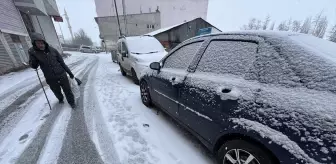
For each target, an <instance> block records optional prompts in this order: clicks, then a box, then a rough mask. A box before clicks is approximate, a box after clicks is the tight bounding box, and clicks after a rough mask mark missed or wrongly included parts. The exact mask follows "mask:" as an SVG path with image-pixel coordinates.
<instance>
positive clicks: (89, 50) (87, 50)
mask: <svg viewBox="0 0 336 164" xmlns="http://www.w3.org/2000/svg"><path fill="white" fill-rule="evenodd" d="M79 51H80V52H81V53H94V52H93V50H92V48H91V47H90V46H85V45H81V46H80V48H79Z"/></svg>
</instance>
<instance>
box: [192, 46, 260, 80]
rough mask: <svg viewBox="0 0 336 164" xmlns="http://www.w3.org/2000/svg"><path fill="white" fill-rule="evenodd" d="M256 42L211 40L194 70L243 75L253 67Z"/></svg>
mask: <svg viewBox="0 0 336 164" xmlns="http://www.w3.org/2000/svg"><path fill="white" fill-rule="evenodd" d="M257 48H258V44H256V43H252V42H242V41H212V42H210V44H209V46H208V48H207V49H206V50H205V52H204V54H203V56H202V58H201V60H200V62H199V64H198V66H197V69H196V72H197V71H199V72H211V73H216V74H225V73H230V74H234V75H243V74H245V73H246V72H248V71H249V69H250V68H251V67H253V62H254V61H255V58H256V54H257Z"/></svg>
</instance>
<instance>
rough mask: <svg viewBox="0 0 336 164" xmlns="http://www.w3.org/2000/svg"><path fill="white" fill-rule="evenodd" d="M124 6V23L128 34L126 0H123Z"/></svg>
mask: <svg viewBox="0 0 336 164" xmlns="http://www.w3.org/2000/svg"><path fill="white" fill-rule="evenodd" d="M122 7H123V15H124V24H125V35H127V34H128V30H127V18H126V16H127V15H126V5H125V0H122Z"/></svg>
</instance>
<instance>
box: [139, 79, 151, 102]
mask: <svg viewBox="0 0 336 164" xmlns="http://www.w3.org/2000/svg"><path fill="white" fill-rule="evenodd" d="M140 94H141V101H142V103H143V104H144V105H146V106H147V107H151V106H152V98H151V96H150V93H149V86H148V83H147V82H146V81H145V80H141V82H140Z"/></svg>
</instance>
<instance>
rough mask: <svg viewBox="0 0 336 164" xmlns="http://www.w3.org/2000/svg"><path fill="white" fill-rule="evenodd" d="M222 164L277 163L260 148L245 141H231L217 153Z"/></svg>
mask: <svg viewBox="0 0 336 164" xmlns="http://www.w3.org/2000/svg"><path fill="white" fill-rule="evenodd" d="M217 159H218V163H220V164H238V163H249V164H270V163H272V164H273V163H276V162H274V161H273V158H272V156H271V155H270V154H269V153H267V151H265V150H263V149H262V148H261V147H260V146H258V145H255V144H252V143H250V142H247V141H244V140H231V141H227V142H226V143H224V144H223V145H222V147H221V148H220V149H219V151H218V153H217Z"/></svg>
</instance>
